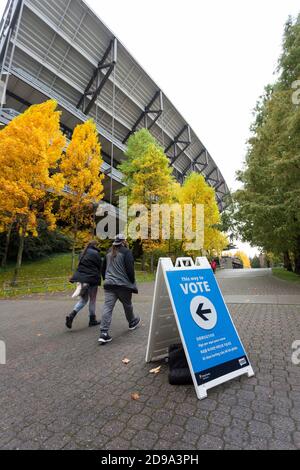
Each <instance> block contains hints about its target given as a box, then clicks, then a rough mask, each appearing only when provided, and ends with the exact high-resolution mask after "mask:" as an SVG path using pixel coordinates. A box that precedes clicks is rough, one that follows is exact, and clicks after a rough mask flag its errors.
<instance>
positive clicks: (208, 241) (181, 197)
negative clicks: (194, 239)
mask: <svg viewBox="0 0 300 470" xmlns="http://www.w3.org/2000/svg"><path fill="white" fill-rule="evenodd" d="M177 197H178V201H179V203H180V205H181V206H182V208H183V210H184V206H185V205H186V204H190V205H192V206H193V222H192V229H193V232H194V233H196V231H197V230H199V228H198V227H197V226H196V223H197V221H196V206H197V205H203V207H204V240H203V241H204V245H203V250H204V251H206V252H208V253H210V254H213V253H216V254H218V253H220V252H221V251H222V250H223V249H224V248H225V247H226V246H227V245H228V240H227V238H226V236H225V235H224V234H223V233H222V232H220V231H219V230H218V228H217V227H218V225H219V224H220V221H221V218H220V212H219V209H218V205H217V202H216V195H215V191H214V189H213V188H211V187H210V186H209V185H208V184H207V183H206V181H205V178H204V177H203V176H202V175H200V174H198V173H192V174H191V175H190V176H189V177H188V178H187V179H186V180H185V183H184V185H183V186H182V187H180V188H179V190H178V196H177ZM190 241H191V240H186V239H184V240H183V249H184V251H187V250H186V246H187V244H188V243H189V242H190Z"/></svg>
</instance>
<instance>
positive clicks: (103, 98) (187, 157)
mask: <svg viewBox="0 0 300 470" xmlns="http://www.w3.org/2000/svg"><path fill="white" fill-rule="evenodd" d="M1 64H2V75H1V78H2V81H5V79H6V77H7V79H8V87H7V94H6V97H7V101H6V105H5V107H6V108H8V111H7V112H9V109H13V110H15V111H19V112H20V111H23V110H24V109H25V108H26V107H27V106H28V105H30V104H34V103H39V102H41V101H42V100H43V99H45V97H49V98H55V99H57V101H58V103H59V105H60V107H61V109H62V110H63V114H62V124H63V126H64V128H65V130H66V131H67V130H70V131H72V129H74V127H75V125H76V124H77V123H78V122H80V121H84V120H86V119H87V117H92V118H94V120H95V121H96V123H97V126H98V130H99V133H100V135H101V143H102V147H103V151H104V154H105V155H106V162H108V163H111V162H112V160H111V161H110V159H113V161H114V166H115V167H116V166H117V164H118V162H120V161H121V160H122V159H123V158H124V151H125V150H126V143H127V141H128V138H129V137H130V135H131V134H132V133H134V132H135V131H136V130H138V129H140V128H142V127H147V128H148V129H149V130H150V131H151V133H152V134H153V135H154V137H155V138H156V139H157V140H158V141H159V143H160V144H161V145H162V147H163V148H164V150H165V152H166V154H167V155H168V157H169V158H170V163H171V164H172V166H173V168H174V174H175V176H176V177H177V179H178V180H179V181H181V182H182V181H183V180H184V178H185V177H186V176H187V175H188V174H189V173H190V172H191V171H193V170H195V171H198V172H200V173H202V174H203V175H204V176H205V177H206V180H207V182H208V183H209V184H210V185H211V186H212V187H214V188H215V189H216V194H217V199H218V203H219V206H220V208H221V209H223V208H224V203H223V201H224V198H225V196H226V195H227V194H228V193H229V190H228V187H227V185H226V182H225V180H224V178H223V176H222V174H221V172H220V170H219V168H218V167H217V165H216V164H215V162H214V160H213V158H212V157H211V155H210V154H209V152H208V150H207V149H206V148H205V146H204V145H203V143H202V142H201V140H200V139H199V138H198V137H197V135H196V134H195V132H194V131H193V129H191V127H190V126H189V124H188V123H187V122H186V120H185V119H184V118H183V117H182V116H181V114H180V113H179V112H178V111H177V109H176V108H175V107H174V105H173V104H172V102H171V101H170V100H169V99H168V97H167V96H166V95H165V94H164V92H163V91H162V90H161V89H160V87H159V86H158V85H157V84H156V83H155V82H154V81H153V80H152V79H151V78H150V76H149V75H148V74H147V73H146V72H145V71H144V69H143V68H142V67H141V66H140V65H139V64H138V62H137V61H136V60H135V59H134V58H133V57H132V55H131V54H130V53H129V52H128V50H127V49H126V47H125V46H124V45H123V44H122V43H121V42H120V41H119V40H118V39H117V38H116V37H115V35H114V34H113V33H112V32H111V31H110V30H109V28H107V26H105V25H104V24H103V22H102V21H101V20H100V18H99V17H98V16H97V15H96V14H95V13H94V12H93V11H92V10H91V8H90V7H89V6H88V5H87V4H86V2H84V1H82V0H9V1H8V3H7V7H6V10H5V13H4V16H3V19H2V22H1V24H0V65H1ZM191 105H192V103H191ZM2 120H3V119H2ZM108 173H109V171H108ZM114 174H116V172H115V171H114ZM114 179H115V178H114Z"/></svg>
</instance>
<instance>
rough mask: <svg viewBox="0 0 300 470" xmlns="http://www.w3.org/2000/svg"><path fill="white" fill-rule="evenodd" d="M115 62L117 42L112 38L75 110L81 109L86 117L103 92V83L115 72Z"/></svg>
mask: <svg viewBox="0 0 300 470" xmlns="http://www.w3.org/2000/svg"><path fill="white" fill-rule="evenodd" d="M117 60H118V41H117V39H116V38H114V39H112V40H111V41H110V44H109V46H108V48H107V50H106V51H105V54H104V56H103V57H102V59H101V60H100V62H99V63H98V66H97V68H96V69H95V70H94V72H93V75H92V77H91V79H90V81H89V83H88V85H87V87H86V89H85V92H84V94H83V95H82V97H81V98H80V100H79V103H78V104H77V108H78V109H81V110H82V112H83V113H84V114H86V115H88V114H89V113H90V111H91V109H92V108H93V106H94V104H95V103H96V100H97V98H98V96H99V95H100V93H101V91H102V90H103V88H104V85H105V83H106V82H107V80H108V79H109V77H110V76H111V74H112V72H113V71H114V70H115V66H116V64H117ZM105 71H106V73H105Z"/></svg>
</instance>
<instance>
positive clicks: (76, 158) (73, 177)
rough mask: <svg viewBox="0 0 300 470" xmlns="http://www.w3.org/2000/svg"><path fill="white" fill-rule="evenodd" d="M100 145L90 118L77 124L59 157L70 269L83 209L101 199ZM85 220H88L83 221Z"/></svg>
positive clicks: (62, 215)
mask: <svg viewBox="0 0 300 470" xmlns="http://www.w3.org/2000/svg"><path fill="white" fill-rule="evenodd" d="M102 163H103V160H102V157H101V145H100V142H99V138H98V132H97V128H96V125H95V123H94V122H93V121H92V120H89V121H86V122H85V123H84V124H80V125H78V126H77V127H76V128H75V130H74V133H73V137H72V140H71V142H70V144H69V146H68V148H67V151H66V153H65V155H64V157H63V159H62V162H61V165H60V169H61V172H62V174H63V176H64V179H65V183H66V188H67V191H68V196H67V197H65V198H64V199H63V201H62V204H61V211H60V212H61V218H62V220H64V221H66V222H67V223H68V224H69V225H70V226H71V227H72V231H73V250H72V269H73V270H74V268H75V251H76V244H77V235H78V230H79V228H80V224H81V223H83V220H82V219H84V218H85V216H84V214H86V213H87V212H88V211H87V208H88V207H92V208H93V206H94V205H95V204H99V202H100V201H101V200H102V199H103V184H102V181H103V179H104V175H102V174H101V166H102ZM86 222H87V223H90V222H88V221H87V220H86Z"/></svg>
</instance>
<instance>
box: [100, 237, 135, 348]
mask: <svg viewBox="0 0 300 470" xmlns="http://www.w3.org/2000/svg"><path fill="white" fill-rule="evenodd" d="M102 277H103V279H104V291H105V303H104V309H103V315H102V319H101V331H100V338H99V344H106V343H110V342H111V341H112V338H111V336H110V335H109V330H110V326H111V321H112V314H113V310H114V307H115V305H116V303H117V301H118V300H120V302H121V303H122V304H123V307H124V311H125V315H126V319H127V321H128V324H129V329H130V330H131V331H133V330H135V329H136V328H137V327H138V326H139V324H140V322H141V319H140V318H139V317H136V316H135V315H134V312H133V305H132V294H133V293H135V294H137V293H138V289H137V286H136V282H135V271H134V258H133V255H132V252H131V251H130V250H129V249H128V246H127V242H126V238H125V236H124V235H118V236H117V237H116V239H115V242H114V244H113V247H112V249H111V250H110V251H109V253H108V254H107V256H106V258H105V261H104V264H103V266H102Z"/></svg>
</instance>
